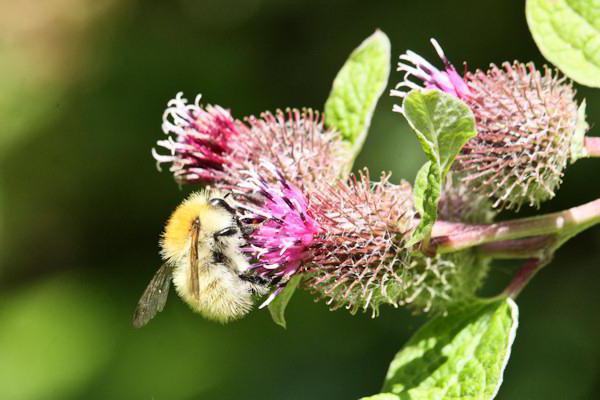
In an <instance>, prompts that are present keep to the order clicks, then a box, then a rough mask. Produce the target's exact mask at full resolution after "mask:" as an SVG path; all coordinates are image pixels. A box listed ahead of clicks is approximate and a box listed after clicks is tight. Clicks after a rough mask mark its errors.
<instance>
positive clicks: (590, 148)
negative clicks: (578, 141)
mask: <svg viewBox="0 0 600 400" xmlns="http://www.w3.org/2000/svg"><path fill="white" fill-rule="evenodd" d="M584 146H585V151H586V152H587V154H588V156H589V157H600V137H594V136H586V137H585V141H584Z"/></svg>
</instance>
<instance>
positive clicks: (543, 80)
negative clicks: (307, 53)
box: [392, 40, 578, 210]
mask: <svg viewBox="0 0 600 400" xmlns="http://www.w3.org/2000/svg"><path fill="white" fill-rule="evenodd" d="M432 43H433V44H434V46H435V47H436V50H437V51H438V54H439V55H440V57H441V59H442V61H443V63H444V70H443V71H440V70H438V69H437V68H435V67H433V66H432V65H431V64H430V63H428V62H427V61H425V60H424V59H423V58H422V57H420V56H418V55H416V54H415V53H413V52H410V51H409V52H407V53H406V54H403V55H402V56H400V59H401V62H400V63H399V67H398V70H400V71H404V72H405V77H404V81H403V82H401V83H400V84H399V85H398V86H397V88H396V89H397V90H395V91H392V95H395V96H400V97H403V96H404V95H405V94H406V89H413V88H418V87H420V86H419V85H418V84H417V83H415V82H414V81H412V80H411V79H412V78H415V79H416V80H418V81H421V82H422V85H423V86H424V87H428V88H437V89H440V90H443V91H445V92H447V93H450V94H452V95H455V96H457V97H458V98H460V99H461V100H463V101H464V102H465V103H466V104H467V105H468V106H469V107H470V108H471V110H472V111H473V114H474V116H475V121H476V124H477V136H476V137H474V138H472V139H471V140H469V141H468V142H467V144H466V145H465V146H464V147H463V149H462V151H461V154H460V155H459V156H458V157H457V159H456V162H455V163H454V165H453V169H454V170H455V171H456V172H458V173H459V174H460V177H461V179H463V180H464V182H465V184H467V185H468V187H469V188H470V189H471V190H475V191H478V192H479V193H482V194H484V195H486V196H488V197H489V198H491V199H493V205H494V207H497V208H506V209H517V210H518V209H519V208H520V207H521V206H522V205H524V204H528V205H531V206H538V205H539V204H540V203H541V202H543V201H545V200H548V199H550V198H552V197H554V194H555V192H556V190H557V188H558V186H559V185H560V183H561V181H562V176H563V171H564V169H565V167H566V165H567V161H568V160H569V156H570V148H571V141H572V139H573V135H574V133H575V130H576V126H577V119H578V113H577V109H578V106H577V103H576V100H575V91H574V89H573V87H572V85H571V82H570V81H568V80H567V79H566V78H565V77H562V76H560V75H559V73H558V72H556V71H553V70H551V69H550V68H548V67H544V68H543V69H542V70H538V69H536V68H535V66H534V64H533V63H528V64H522V63H519V62H514V63H512V64H511V63H503V64H502V67H498V66H496V65H493V64H492V65H491V66H490V68H489V69H488V70H487V71H481V70H477V71H475V72H467V73H466V74H465V75H464V77H460V75H458V74H457V73H456V69H455V68H454V67H453V66H452V64H450V62H449V61H448V59H447V58H446V56H445V55H444V53H443V52H442V51H441V48H440V47H439V45H438V44H437V42H435V41H433V40H432ZM411 77H412V78H411Z"/></svg>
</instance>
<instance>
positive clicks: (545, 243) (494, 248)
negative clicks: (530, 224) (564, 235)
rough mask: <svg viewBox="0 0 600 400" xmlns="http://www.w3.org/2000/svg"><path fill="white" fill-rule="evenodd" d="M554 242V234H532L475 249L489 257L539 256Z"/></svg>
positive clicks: (555, 239)
mask: <svg viewBox="0 0 600 400" xmlns="http://www.w3.org/2000/svg"><path fill="white" fill-rule="evenodd" d="M556 243H557V238H556V236H555V235H548V236H534V237H528V238H524V239H513V240H505V241H502V242H493V243H486V244H483V245H481V246H478V247H477V251H478V252H479V253H480V254H483V255H485V256H487V257H491V258H508V259H517V258H541V257H543V256H544V255H545V254H546V253H547V251H548V249H549V248H552V247H553V246H554V245H555V244H556Z"/></svg>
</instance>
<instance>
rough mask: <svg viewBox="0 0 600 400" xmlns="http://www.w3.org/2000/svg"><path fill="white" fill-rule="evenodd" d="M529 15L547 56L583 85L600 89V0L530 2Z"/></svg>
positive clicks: (538, 0)
mask: <svg viewBox="0 0 600 400" xmlns="http://www.w3.org/2000/svg"><path fill="white" fill-rule="evenodd" d="M526 15H527V24H528V25H529V30H531V34H532V36H533V39H534V40H535V43H536V44H537V45H538V47H539V49H540V51H541V52H542V54H543V55H544V57H546V58H547V59H548V60H549V61H550V62H552V63H553V64H555V65H556V66H557V67H558V68H560V69H561V70H562V71H563V72H564V73H565V74H566V75H567V76H569V77H570V78H572V79H573V80H575V81H577V82H579V83H581V84H582V85H587V86H592V87H600V7H599V3H598V0H527V6H526Z"/></svg>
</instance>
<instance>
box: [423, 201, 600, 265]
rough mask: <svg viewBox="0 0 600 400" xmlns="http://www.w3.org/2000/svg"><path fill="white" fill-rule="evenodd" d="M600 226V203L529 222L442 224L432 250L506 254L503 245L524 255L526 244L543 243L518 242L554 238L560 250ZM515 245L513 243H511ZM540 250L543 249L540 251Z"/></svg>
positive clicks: (437, 227)
mask: <svg viewBox="0 0 600 400" xmlns="http://www.w3.org/2000/svg"><path fill="white" fill-rule="evenodd" d="M598 223H600V199H597V200H594V201H591V202H589V203H586V204H583V205H581V206H578V207H573V208H570V209H568V210H564V211H560V212H556V213H552V214H546V215H540V216H535V217H529V218H521V219H514V220H511V221H504V222H498V223H493V224H488V225H469V224H463V223H455V222H445V221H438V222H436V224H435V225H434V227H433V231H432V236H431V242H430V247H429V250H432V252H437V253H449V252H454V251H458V250H462V249H466V248H470V247H474V246H481V245H485V244H488V243H495V246H491V247H490V246H488V249H490V250H492V251H495V250H501V251H502V246H503V245H502V244H499V243H498V242H500V243H501V242H504V246H507V249H505V250H507V252H508V253H510V251H511V249H510V247H511V246H512V247H513V248H516V250H518V249H519V246H521V251H524V250H526V248H524V247H523V246H524V245H525V244H528V245H531V246H533V247H532V248H533V249H534V250H535V248H536V246H539V243H535V241H530V242H529V243H527V242H523V241H520V242H515V241H516V240H518V239H525V238H533V237H539V236H545V237H548V236H553V237H554V238H555V243H556V244H555V246H556V247H558V246H560V245H561V244H562V243H564V242H565V241H566V240H568V239H569V238H571V237H573V236H575V235H576V234H578V233H579V232H581V231H583V230H585V229H587V228H589V227H591V226H593V225H595V224H598ZM511 241H512V242H511ZM538 250H539V249H538Z"/></svg>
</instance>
